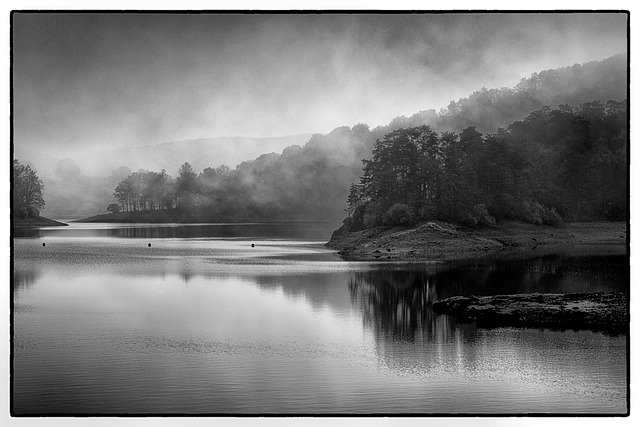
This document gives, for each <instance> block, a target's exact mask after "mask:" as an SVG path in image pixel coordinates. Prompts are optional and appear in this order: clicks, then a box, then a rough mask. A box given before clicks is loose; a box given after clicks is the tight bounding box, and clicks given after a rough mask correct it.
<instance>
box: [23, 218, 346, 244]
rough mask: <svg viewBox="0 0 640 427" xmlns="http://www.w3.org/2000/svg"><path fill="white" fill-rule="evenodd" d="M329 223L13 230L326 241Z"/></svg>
mask: <svg viewBox="0 0 640 427" xmlns="http://www.w3.org/2000/svg"><path fill="white" fill-rule="evenodd" d="M335 228H336V225H335V224H333V223H324V222H318V223H298V222H286V223H254V224H227V223H225V224H92V223H69V226H68V227H42V228H15V229H13V235H14V237H16V238H40V237H47V236H56V237H114V238H134V239H190V238H207V237H219V238H242V237H255V238H272V237H273V236H274V235H275V236H278V237H279V238H281V239H292V238H296V239H312V240H320V241H327V240H329V237H330V236H331V232H332V230H334V229H335Z"/></svg>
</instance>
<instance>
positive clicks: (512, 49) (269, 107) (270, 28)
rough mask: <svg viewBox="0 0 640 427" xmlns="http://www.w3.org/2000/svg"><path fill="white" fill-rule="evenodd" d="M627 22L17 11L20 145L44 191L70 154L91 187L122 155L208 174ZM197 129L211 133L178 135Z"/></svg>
mask: <svg viewBox="0 0 640 427" xmlns="http://www.w3.org/2000/svg"><path fill="white" fill-rule="evenodd" d="M626 22H627V16H626V15H624V14H579V13H572V14H562V13H558V14H490V13H488V14H468V13H467V14H465V13H460V14H404V15H387V14H385V15H353V14H344V15H333V14H306V15H263V14H218V15H216V14H196V15H189V14H180V15H166V14H96V13H74V14H64V13H55V14H51V13H49V14H47V13H16V14H14V15H13V22H12V25H13V26H12V32H13V34H12V35H13V64H12V65H13V126H14V140H13V144H14V149H15V154H16V157H18V156H19V158H20V160H22V161H25V162H26V163H29V164H31V165H33V167H34V168H35V169H36V170H37V171H38V173H39V174H40V175H41V176H43V178H44V179H45V184H47V182H48V186H47V187H48V190H45V191H49V192H50V193H49V194H52V193H51V191H52V190H53V189H55V188H56V185H57V184H56V182H63V181H64V180H62V178H61V176H60V175H59V173H60V171H59V170H58V169H59V164H60V162H61V161H64V162H65V163H64V165H66V166H69V167H71V166H70V165H71V164H72V163H75V165H76V166H77V167H78V170H75V169H74V168H72V167H71V169H74V170H75V173H76V174H77V173H81V174H82V176H83V177H84V178H85V179H84V181H83V182H84V183H85V184H86V185H88V184H87V183H89V182H94V181H91V180H92V179H94V180H98V181H99V180H104V179H106V177H107V176H108V175H109V174H111V171H113V170H115V169H116V168H117V167H119V166H126V167H128V168H130V169H131V170H133V171H135V170H137V169H139V168H143V169H150V170H156V171H159V170H160V169H162V168H165V169H167V172H168V173H169V174H171V175H173V176H175V174H176V172H177V169H178V168H179V167H180V165H181V164H182V163H183V162H185V161H188V162H191V163H192V164H194V166H196V170H197V172H199V171H200V170H201V169H203V168H204V167H206V166H210V167H214V168H215V167H218V166H220V165H223V164H226V165H229V166H230V167H232V168H233V167H235V166H236V165H237V164H238V163H240V162H241V161H242V160H251V159H254V158H256V157H257V156H258V155H259V154H262V153H269V152H275V153H280V152H282V150H283V149H285V148H286V147H288V146H290V145H303V144H304V142H305V141H306V140H308V139H309V137H310V135H311V134H315V133H318V134H328V133H329V132H331V131H332V130H333V129H334V128H337V127H339V126H344V125H348V126H353V125H355V124H357V123H365V124H367V125H369V126H370V127H371V129H373V128H375V127H376V126H384V125H387V124H389V122H390V121H391V120H392V119H394V118H395V117H398V116H403V115H404V116H408V117H409V116H412V115H413V114H415V113H417V112H419V111H424V110H428V109H435V110H436V111H440V109H441V108H443V107H446V106H447V105H449V103H450V101H452V100H457V99H459V98H462V97H465V96H468V95H469V94H470V93H472V92H473V91H476V90H478V89H480V88H482V87H486V88H501V87H505V86H506V87H514V86H515V85H516V84H517V83H518V82H519V81H520V79H522V78H523V77H527V76H529V75H531V73H534V72H539V71H541V70H545V69H551V68H557V67H566V66H570V65H573V64H575V63H578V64H581V63H585V62H588V61H593V60H602V59H605V58H607V57H610V56H612V55H614V54H618V53H624V52H626V45H627V38H626V37H627V34H626V29H627V26H626ZM292 135H298V136H299V138H298V139H295V138H294V139H291V138H280V137H285V136H292ZM223 137H247V138H248V137H250V138H255V139H253V140H249V139H247V138H245V140H244V141H245V142H244V143H240V142H239V140H238V139H232V138H223ZM214 138H219V139H214ZM261 138H272V139H270V140H264V139H261ZM195 139H206V140H208V141H209V142H208V145H207V146H205V147H204V148H203V146H200V147H199V148H197V149H194V148H192V149H191V150H189V149H188V148H187V145H189V144H186V145H185V143H180V141H187V140H195ZM247 141H249V142H247ZM170 142H175V144H173V145H171V144H165V143H170ZM160 144H164V145H160ZM158 147H162V151H160V150H159V149H158ZM206 147H209V149H207V148H206ZM352 151H354V150H352ZM202 152H205V153H207V154H205V155H203V156H198V155H197V153H202ZM355 152H358V153H359V154H360V152H359V151H358V150H355ZM150 153H156V156H153V155H150ZM158 153H162V155H160V154H158ZM194 153H196V154H194ZM207 155H208V157H207ZM193 156H196V157H197V158H193ZM200 157H202V158H200ZM205 157H206V158H205ZM65 159H71V160H70V162H72V163H69V161H66V160H65ZM198 160H201V161H202V160H206V163H205V161H202V164H196V162H197V161H198ZM349 161H351V159H349ZM78 171H79V172H78ZM56 180H57V181H56ZM98 181H95V182H98ZM99 182H102V181H99ZM96 186H97V187H99V186H100V185H98V184H96ZM96 191H98V190H96ZM112 191H113V189H112V188H102V189H100V194H102V195H104V197H105V198H109V197H110V196H111V193H112ZM85 192H86V191H85ZM73 194H76V192H74V191H71V190H69V197H72V196H73ZM58 195H59V192H58V193H56V197H57V196H58ZM100 197H103V196H100ZM45 199H47V206H52V205H53V206H55V205H59V204H60V203H61V202H60V200H62V199H59V200H57V201H53V200H51V197H48V196H47V193H46V192H45ZM83 212H84V211H83Z"/></svg>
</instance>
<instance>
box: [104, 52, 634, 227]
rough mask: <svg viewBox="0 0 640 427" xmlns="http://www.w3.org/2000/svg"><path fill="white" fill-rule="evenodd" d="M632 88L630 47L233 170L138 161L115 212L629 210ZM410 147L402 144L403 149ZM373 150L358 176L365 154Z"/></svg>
mask: <svg viewBox="0 0 640 427" xmlns="http://www.w3.org/2000/svg"><path fill="white" fill-rule="evenodd" d="M626 88H627V85H626V58H625V57H624V56H616V57H612V58H609V59H607V60H605V61H601V62H593V63H588V64H584V65H575V66H572V67H567V68H562V69H558V70H548V71H543V72H540V73H537V74H534V75H533V76H531V77H530V78H528V79H523V80H522V81H521V82H520V83H519V84H518V85H517V86H516V87H515V88H510V89H507V88H503V89H491V90H486V89H483V90H480V91H478V92H475V93H473V94H472V95H470V96H469V97H468V98H464V99H461V100H459V101H456V102H452V103H451V104H450V105H449V106H448V107H447V108H445V109H443V110H442V111H440V112H439V113H436V112H435V111H433V110H431V111H423V112H420V113H417V114H416V115H414V116H412V117H410V118H404V117H399V118H396V119H394V120H393V121H392V122H391V123H390V124H389V125H388V126H384V127H377V128H375V129H373V130H370V129H369V127H368V126H367V125H363V124H359V125H356V126H354V127H353V128H349V127H346V126H345V127H340V128H336V129H335V130H333V131H332V132H331V133H329V134H327V135H324V136H323V135H314V136H313V137H312V138H311V139H310V140H309V141H308V142H307V143H306V144H304V146H302V147H300V146H296V145H294V146H291V147H289V148H287V149H285V150H284V151H283V152H282V153H281V154H276V153H270V154H265V155H262V156H260V157H258V158H257V159H255V160H251V161H246V162H243V163H241V164H240V165H238V166H237V167H236V168H235V169H231V168H229V167H227V166H224V165H222V166H220V165H218V166H216V165H211V166H210V167H207V168H204V169H203V170H202V171H196V170H194V169H193V168H192V167H191V165H183V167H182V168H181V169H180V171H179V173H178V175H177V176H176V178H175V179H174V178H172V177H171V176H169V175H168V174H167V173H166V172H148V171H144V170H140V171H138V172H136V173H134V174H131V175H130V176H129V177H127V178H126V179H124V180H122V181H121V182H120V185H119V186H118V188H119V189H118V191H116V196H117V202H118V205H119V206H118V209H120V210H125V211H126V210H152V209H154V210H157V209H179V210H183V211H185V212H189V214H190V215H191V216H193V217H197V218H199V219H206V220H211V221H229V220H235V221H243V220H252V221H256V220H290V219H297V220H303V219H304V220H322V219H324V220H337V219H340V218H342V217H344V212H345V208H347V204H346V203H345V202H346V200H347V197H349V201H350V203H349V206H348V209H349V212H350V213H351V214H352V215H354V216H353V220H354V221H355V222H354V225H356V226H358V227H363V226H366V225H372V224H378V223H383V222H385V221H389V220H388V215H387V210H388V209H389V208H390V207H391V206H392V205H394V204H398V203H399V204H404V205H406V206H408V208H409V210H408V211H407V212H408V213H407V214H408V215H409V219H407V220H416V219H420V218H427V217H431V216H437V217H442V218H450V219H455V220H460V221H467V222H470V223H474V222H475V223H477V222H483V221H485V222H486V221H489V222H490V221H492V219H491V218H494V219H502V218H523V219H527V220H529V221H532V222H539V221H541V222H557V221H560V218H564V219H566V220H575V219H596V218H621V217H624V215H625V214H626V200H625V195H626V187H625V185H626V175H625V174H626V133H627V129H626V120H627V118H626V103H625V102H622V101H623V100H625V98H626ZM609 101H611V102H609ZM581 104H582V105H581ZM419 126H422V127H421V128H417V127H419ZM499 128H503V129H501V130H499ZM376 141H379V142H376ZM401 146H402V147H404V148H402V150H405V151H406V152H402V153H400V152H396V151H398V150H400V147H401ZM372 152H373V160H371V161H367V162H365V171H364V176H363V177H362V178H363V179H364V181H362V182H361V181H360V176H361V174H362V172H363V170H362V166H363V164H362V160H363V159H369V158H371V157H372ZM398 156H399V157H398ZM402 156H404V157H402ZM402 159H406V160H407V161H409V160H410V161H411V162H423V163H424V164H421V165H420V166H419V169H420V172H418V166H416V165H411V164H407V165H405V164H403V163H398V164H397V165H395V166H397V167H400V168H404V169H406V171H404V172H402V173H405V174H408V175H407V176H406V177H404V178H402V177H400V176H396V178H395V180H393V179H391V178H388V177H385V178H383V175H384V173H386V172H381V171H384V167H386V166H391V165H393V164H394V162H396V161H398V162H402V161H404V160H402ZM381 162H387V163H388V164H387V165H386V166H384V167H383V165H382V163H381ZM381 167H382V168H383V169H379V168H381ZM376 168H378V169H376ZM396 172H397V171H396ZM414 173H417V174H418V175H415V176H414V175H412V174H414ZM416 179H417V180H422V183H421V184H420V185H421V187H420V188H418V187H416V185H417V184H416V183H415V182H413V181H414V180H416ZM436 180H441V181H437V182H436ZM442 180H444V181H442ZM154 183H155V184H154ZM159 183H160V184H159ZM350 183H354V184H355V185H354V186H352V187H351V195H349V194H350V188H349V185H350ZM158 188H161V190H159V189H158ZM385 191H386V192H389V193H390V194H389V195H388V196H389V197H387V195H384V194H383V193H384V192H385ZM380 192H382V193H380ZM418 200H419V201H418ZM105 207H106V206H105ZM105 207H103V208H102V209H104V208H105ZM112 209H115V208H113V207H112ZM358 209H359V210H358ZM474 218H475V219H474Z"/></svg>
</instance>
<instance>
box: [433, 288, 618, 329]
mask: <svg viewBox="0 0 640 427" xmlns="http://www.w3.org/2000/svg"><path fill="white" fill-rule="evenodd" d="M432 308H433V311H434V312H436V313H439V314H449V315H452V316H455V318H456V320H457V321H458V322H476V324H477V326H478V327H481V328H495V327H508V326H511V327H530V328H549V329H556V330H558V329H559V330H567V329H568V330H592V331H601V332H604V333H607V334H610V335H619V334H624V333H626V332H627V329H628V324H629V323H628V315H627V313H628V311H627V299H626V297H625V295H623V294H617V293H579V294H537V293H536V294H523V295H496V296H486V297H475V296H468V297H466V296H456V297H451V298H447V299H444V300H441V301H437V302H435V303H433V306H432Z"/></svg>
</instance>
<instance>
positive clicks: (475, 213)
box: [462, 203, 496, 227]
mask: <svg viewBox="0 0 640 427" xmlns="http://www.w3.org/2000/svg"><path fill="white" fill-rule="evenodd" d="M462 223H463V224H465V225H467V226H469V227H475V226H477V225H478V224H479V225H496V219H495V218H494V217H493V216H492V215H491V214H489V211H488V210H487V207H486V206H485V205H484V204H482V203H481V204H478V205H475V206H474V207H473V208H471V211H469V212H466V213H465V214H464V217H463V218H462Z"/></svg>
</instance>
